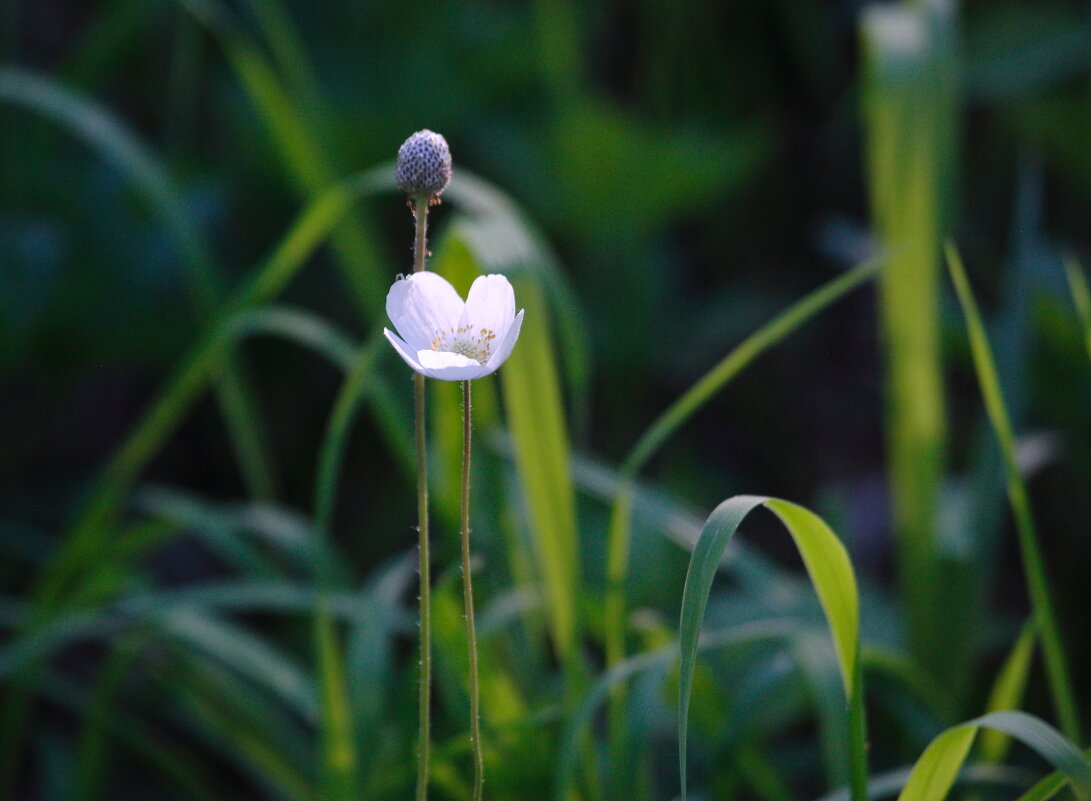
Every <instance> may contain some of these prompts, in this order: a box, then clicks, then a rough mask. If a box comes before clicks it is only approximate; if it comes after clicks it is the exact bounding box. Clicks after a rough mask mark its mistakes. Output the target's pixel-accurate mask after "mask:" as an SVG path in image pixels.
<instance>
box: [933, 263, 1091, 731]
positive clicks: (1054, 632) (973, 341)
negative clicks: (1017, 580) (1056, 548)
mask: <svg viewBox="0 0 1091 801" xmlns="http://www.w3.org/2000/svg"><path fill="white" fill-rule="evenodd" d="M947 267H948V270H949V272H950V274H951V280H952V282H953V283H954V285H955V291H956V292H957V293H958V300H959V304H960V305H961V306H962V313H963V316H964V317H965V318H966V328H967V331H968V333H969V337H970V349H971V353H972V355H973V361H974V368H975V370H976V371H977V380H978V384H979V386H980V388H981V395H982V398H983V400H984V402H985V410H986V412H987V414H988V416H989V421H990V422H991V423H992V427H993V431H994V432H995V433H996V438H997V440H999V443H1000V453H1001V457H1002V460H1003V463H1004V473H1005V477H1006V484H1007V492H1008V501H1009V502H1010V504H1011V508H1012V513H1013V514H1014V516H1015V529H1016V532H1017V533H1018V537H1019V550H1020V552H1021V554H1022V557H1023V571H1024V575H1025V577H1026V582H1027V589H1028V591H1029V593H1030V600H1031V606H1032V608H1033V613H1034V622H1035V625H1036V626H1037V629H1038V634H1039V636H1040V638H1041V642H1042V655H1043V657H1044V660H1045V665H1046V675H1047V677H1048V680H1049V690H1050V694H1051V695H1052V696H1053V705H1054V708H1055V710H1056V712H1057V718H1058V720H1059V722H1060V725H1061V731H1063V732H1064V734H1065V736H1066V737H1068V739H1070V740H1072V741H1073V742H1079V741H1080V727H1079V715H1078V713H1077V711H1076V702H1075V696H1074V694H1073V691H1072V681H1071V677H1070V676H1069V673H1068V666H1067V660H1066V658H1065V652H1064V643H1063V641H1062V640H1061V633H1060V627H1059V626H1058V625H1057V617H1056V614H1055V613H1054V611H1053V602H1052V600H1051V598H1050V594H1049V582H1048V580H1047V578H1046V570H1045V563H1044V561H1043V559H1042V553H1041V550H1040V549H1039V546H1038V534H1037V531H1036V529H1035V525H1034V517H1033V515H1032V514H1031V510H1030V497H1029V495H1028V493H1027V486H1026V482H1024V481H1023V476H1022V474H1020V472H1019V465H1018V462H1017V460H1016V456H1015V434H1014V432H1013V430H1012V425H1011V420H1010V419H1009V418H1008V410H1007V407H1006V406H1005V404H1004V396H1003V393H1002V392H1001V389H1000V381H999V379H998V377H997V373H996V363H995V359H994V358H993V354H992V347H991V346H990V344H989V339H988V336H987V335H986V333H985V326H984V323H983V322H982V320H981V313H980V311H979V310H978V308H977V302H976V301H975V300H974V296H973V292H972V291H971V289H970V284H969V281H968V280H967V278H966V271H965V269H963V266H962V260H961V258H960V257H959V255H958V251H957V250H956V249H955V248H954V246H953V245H950V244H948V246H947Z"/></svg>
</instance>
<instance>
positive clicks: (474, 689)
mask: <svg viewBox="0 0 1091 801" xmlns="http://www.w3.org/2000/svg"><path fill="white" fill-rule="evenodd" d="M471 412H472V406H471V404H470V382H469V381H463V382H462V594H463V602H464V604H465V606H466V642H467V644H468V646H469V655H470V744H471V745H472V746H473V754H474V792H473V801H481V798H482V795H483V793H484V787H485V759H484V757H483V756H482V753H481V715H480V713H479V711H478V710H479V708H480V702H481V698H480V691H479V689H478V682H477V633H476V631H475V629H474V590H473V578H472V575H471V570H470V431H471V417H472V414H471Z"/></svg>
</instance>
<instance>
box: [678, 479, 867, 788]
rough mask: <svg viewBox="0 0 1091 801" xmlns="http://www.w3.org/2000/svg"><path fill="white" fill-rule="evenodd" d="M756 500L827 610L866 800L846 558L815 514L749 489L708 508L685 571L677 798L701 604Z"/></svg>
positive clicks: (854, 773)
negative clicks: (776, 523)
mask: <svg viewBox="0 0 1091 801" xmlns="http://www.w3.org/2000/svg"><path fill="white" fill-rule="evenodd" d="M759 506H764V507H766V508H767V509H769V510H770V511H771V512H773V513H774V514H775V515H776V516H777V517H778V518H779V519H780V521H781V522H782V523H783V524H784V526H785V528H787V529H788V532H789V533H790V534H791V535H792V539H793V541H794V542H795V545H796V548H797V549H798V550H799V553H800V555H801V556H802V558H803V563H804V565H805V566H806V568H807V573H808V575H809V576H810V579H811V583H812V585H813V586H814V589H815V592H816V593H817V595H818V599H819V602H820V603H821V605H822V610H823V612H824V613H825V615H826V621H827V624H828V625H829V628H830V634H831V635H832V637H833V643H834V649H835V651H836V652H837V661H838V669H839V672H840V674H841V681H842V685H843V686H844V689H845V696H846V698H847V699H848V701H849V707H850V711H849V715H850V721H849V735H850V749H851V756H852V763H851V765H850V776H851V779H852V788H853V799H854V801H864V799H865V797H866V792H867V766H866V763H865V754H864V745H865V736H864V719H863V697H862V696H863V682H862V678H861V672H860V663H859V658H858V654H859V636H860V622H859V600H858V597H857V592H856V578H855V574H854V573H853V570H852V563H851V562H850V561H849V557H848V553H847V552H846V551H845V548H844V546H843V545H842V544H841V542H840V540H838V539H837V536H836V535H835V534H834V533H833V532H832V531H831V530H830V528H829V527H828V526H827V525H826V524H825V523H824V522H823V521H822V519H821V518H819V517H818V516H817V515H815V514H814V513H813V512H810V511H808V510H807V509H805V508H803V507H802V506H798V505H796V504H793V503H790V502H788V501H783V500H779V499H776V498H767V497H760V496H752V495H740V496H736V497H734V498H729V499H728V500H726V501H724V502H723V503H721V504H720V505H719V506H717V507H716V509H715V510H713V512H712V514H711V515H709V517H708V520H707V521H706V523H705V526H704V528H703V530H702V531H701V536H700V538H699V539H698V541H697V547H696V548H695V549H694V551H693V556H692V558H691V559H690V565H689V570H688V571H687V573H686V584H685V589H684V590H683V593H682V612H681V617H680V620H679V645H680V648H681V655H682V662H681V669H680V673H679V682H678V766H679V771H680V777H681V787H682V801H686V797H687V795H686V792H687V786H686V785H687V782H686V752H687V740H688V729H689V705H690V696H691V695H692V692H693V674H694V670H695V668H696V661H697V651H698V643H699V641H700V635H701V622H702V620H703V619H704V613H705V606H706V604H707V603H708V596H709V593H710V591H711V589H712V580H713V578H715V575H716V570H717V567H718V566H719V563H720V559H721V557H722V556H723V552H724V549H725V548H726V547H727V544H728V542H729V541H730V540H731V537H732V536H733V535H734V534H735V531H736V530H737V529H738V527H739V525H740V524H741V523H742V521H743V520H744V519H745V518H746V516H747V515H749V514H750V512H751V511H753V510H754V509H756V508H757V507H759Z"/></svg>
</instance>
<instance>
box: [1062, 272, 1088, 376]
mask: <svg viewBox="0 0 1091 801" xmlns="http://www.w3.org/2000/svg"><path fill="white" fill-rule="evenodd" d="M1064 272H1065V276H1066V277H1067V278H1068V288H1069V289H1070V290H1071V292H1072V303H1073V304H1074V305H1075V306H1076V316H1077V317H1079V320H1080V328H1082V329H1083V344H1084V347H1085V348H1087V356H1088V358H1091V289H1088V287H1087V279H1086V278H1085V277H1084V275H1083V270H1081V269H1080V263H1079V262H1078V261H1076V258H1075V257H1074V256H1071V255H1069V256H1067V257H1066V258H1065V260H1064Z"/></svg>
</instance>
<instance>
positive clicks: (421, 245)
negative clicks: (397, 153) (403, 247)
mask: <svg viewBox="0 0 1091 801" xmlns="http://www.w3.org/2000/svg"><path fill="white" fill-rule="evenodd" d="M413 214H414V216H415V217H416V223H417V225H416V237H415V239H414V243H413V271H414V272H418V273H419V272H421V271H422V270H424V260H425V259H426V258H427V256H428V196H427V195H418V196H417V197H415V198H414V199H413ZM424 398H425V387H424V376H423V375H421V374H420V373H415V374H414V375H413V417H414V422H415V427H416V431H417V521H418V525H417V528H418V533H419V535H420V540H419V543H420V544H419V546H418V557H419V559H420V564H419V570H420V698H419V703H420V742H419V745H418V751H417V801H425V799H427V798H428V760H429V756H430V749H431V727H432V723H431V713H430V708H431V706H430V703H431V695H432V589H431V583H430V582H431V569H430V566H429V563H430V559H429V556H428V447H427V437H426V429H425V426H426V415H425V409H424Z"/></svg>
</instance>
